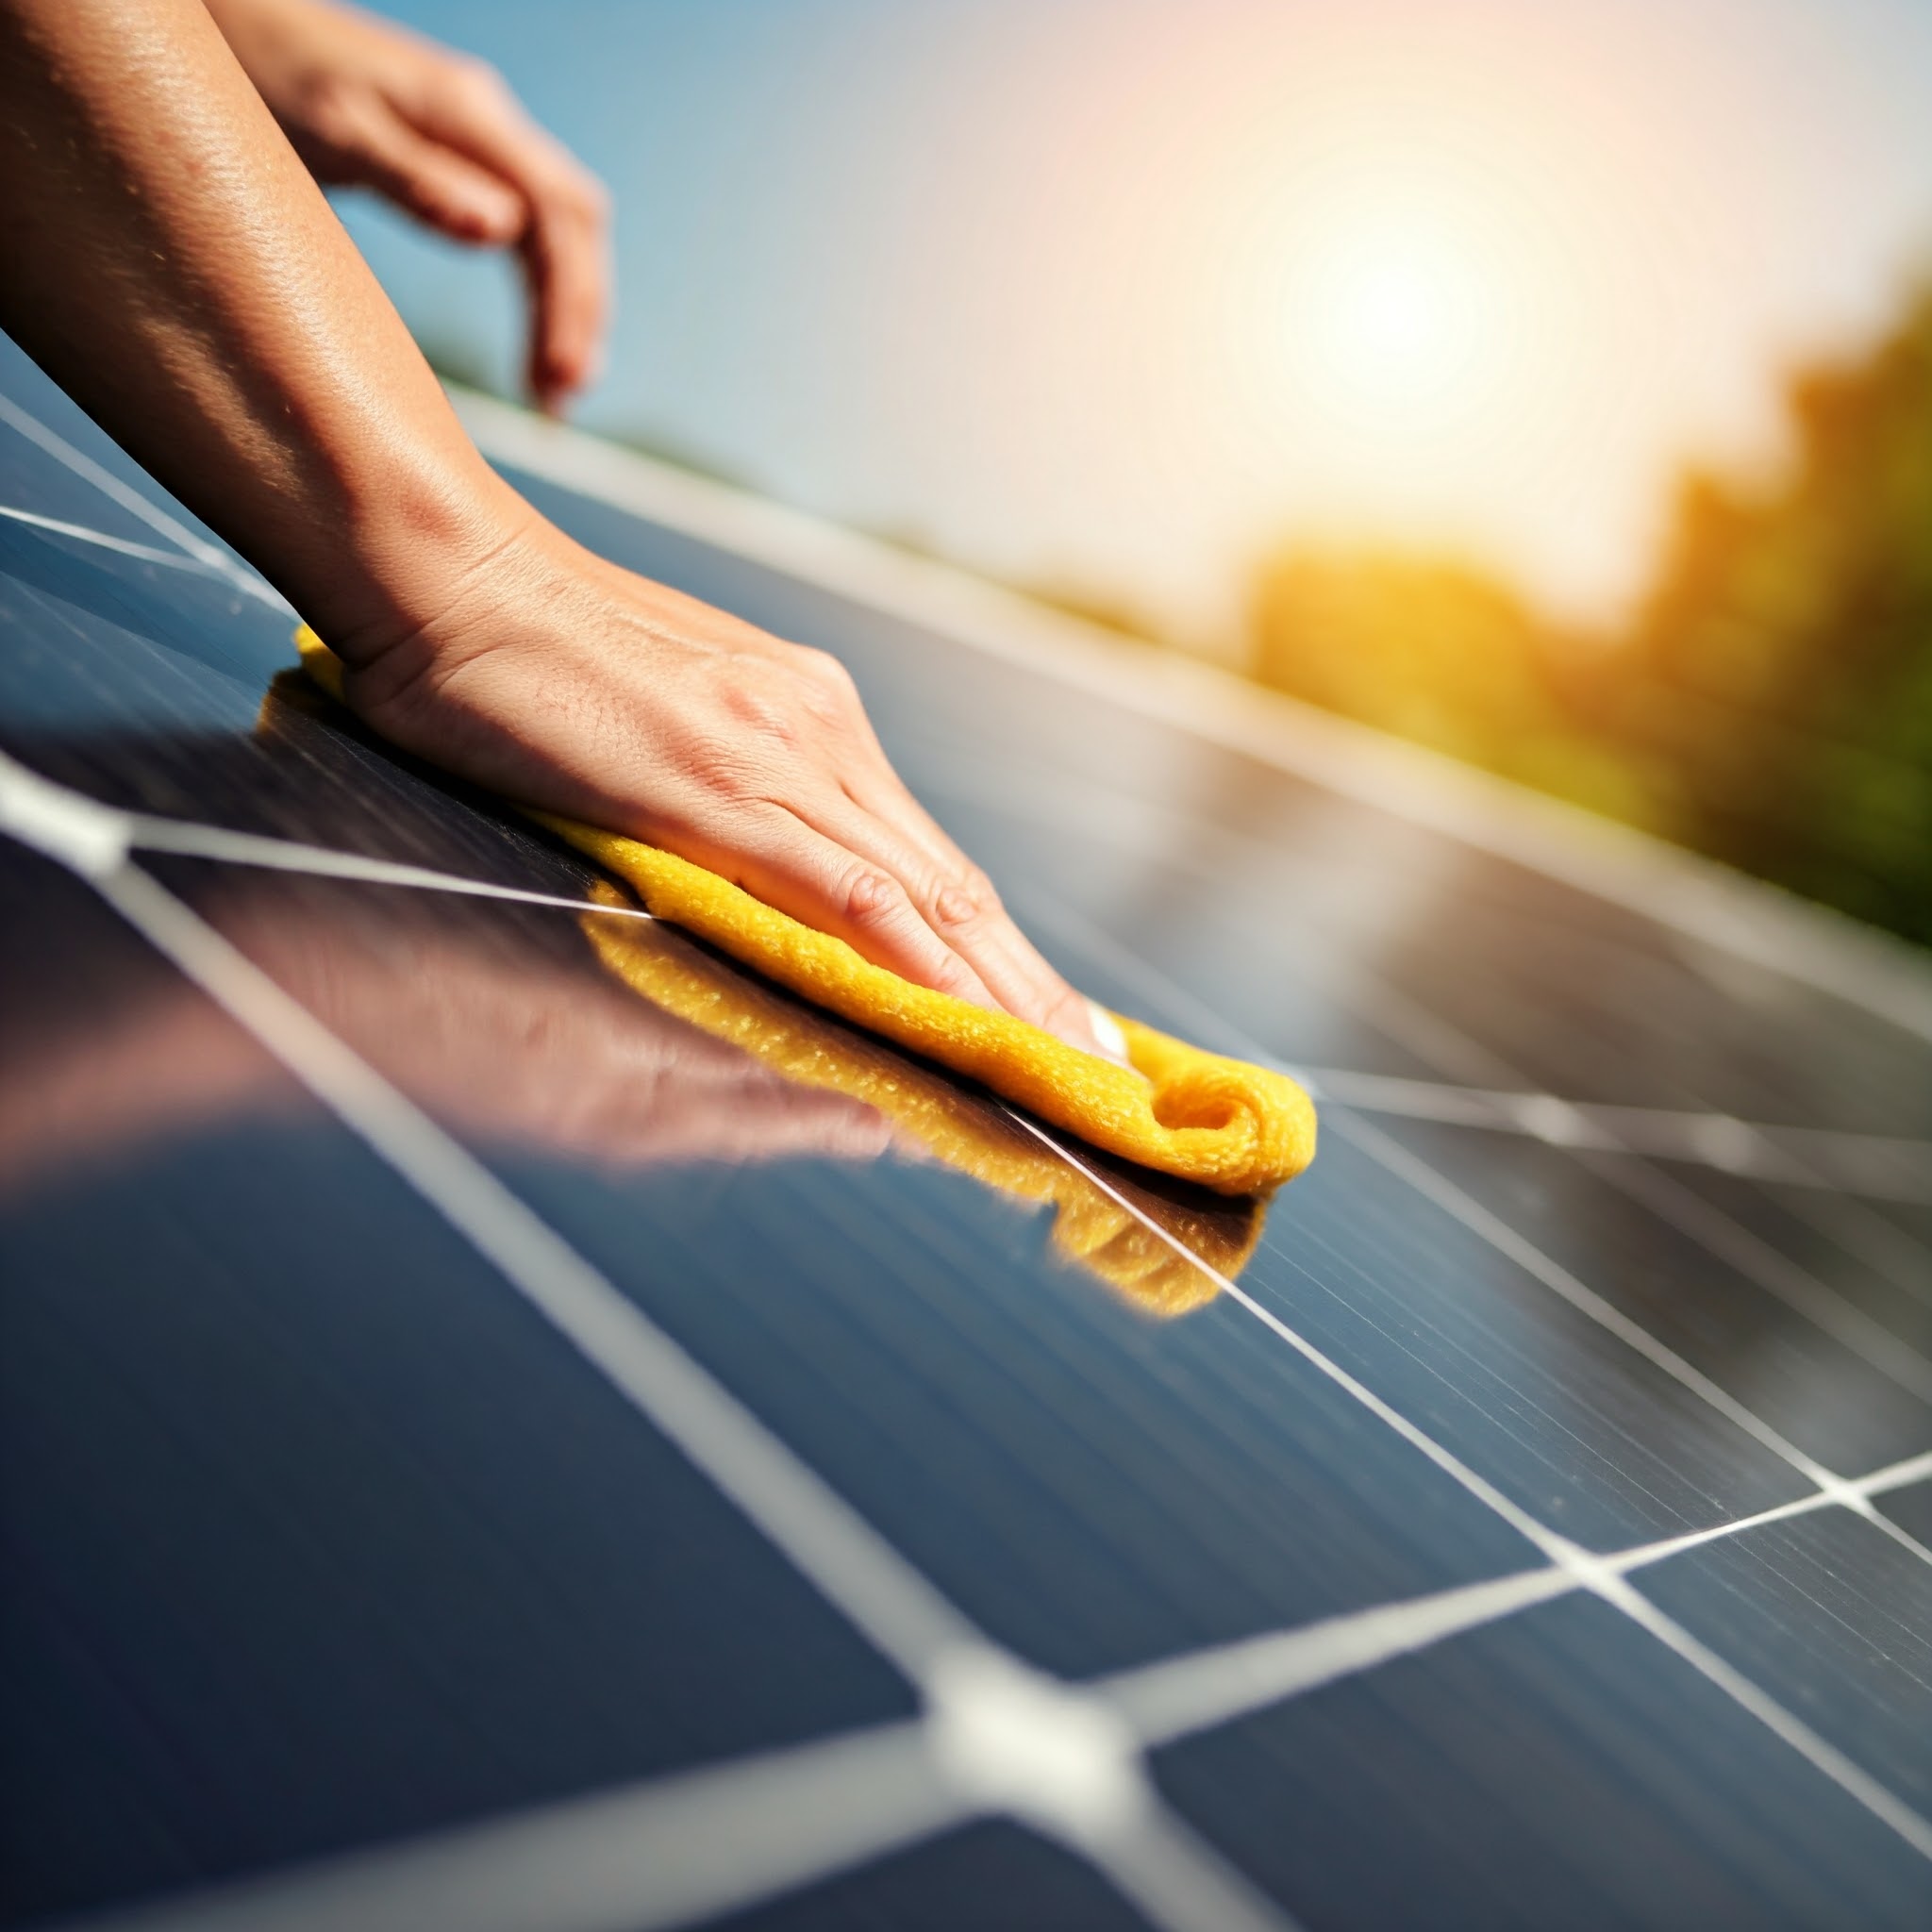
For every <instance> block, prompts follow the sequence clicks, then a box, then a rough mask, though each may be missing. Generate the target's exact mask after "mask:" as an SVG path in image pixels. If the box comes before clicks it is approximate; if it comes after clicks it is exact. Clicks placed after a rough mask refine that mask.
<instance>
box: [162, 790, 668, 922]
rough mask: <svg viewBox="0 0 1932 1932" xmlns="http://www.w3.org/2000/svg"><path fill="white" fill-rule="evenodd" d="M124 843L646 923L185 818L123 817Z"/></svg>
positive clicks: (632, 915) (555, 898) (640, 913)
mask: <svg viewBox="0 0 1932 1932" xmlns="http://www.w3.org/2000/svg"><path fill="white" fill-rule="evenodd" d="M126 824H127V842H128V846H129V848H130V849H131V850H133V851H136V852H158V853H163V854H166V855H168V856H170V857H172V858H205V859H208V860H210V861H216V862H219V863H222V864H226V865H249V866H259V867H261V868H263V869H264V870H266V871H271V872H287V873H294V874H299V875H302V876H304V877H308V878H326V879H344V880H348V881H351V882H353V883H355V884H358V885H370V886H408V887H411V888H413V889H415V890H416V891H425V892H448V893H451V894H454V895H456V896H458V897H462V898H474V899H508V900H510V901H512V902H513V903H515V904H517V905H520V906H550V907H555V908H558V910H560V911H564V912H597V913H605V912H608V913H609V914H610V915H611V916H612V917H613V918H617V919H643V920H648V919H650V918H651V917H652V915H651V914H650V913H648V912H646V911H645V910H644V909H643V908H642V907H641V906H603V905H596V904H593V903H592V902H591V901H590V900H588V899H568V898H564V897H562V896H560V895H559V894H558V893H556V892H537V891H526V890H525V889H524V888H523V887H521V886H498V885H491V883H490V882H489V881H487V880H484V879H465V878H458V877H457V876H456V875H455V874H451V873H441V872H434V871H431V870H430V869H428V868H427V867H425V866H420V865H405V864H401V863H399V862H398V861H396V860H394V859H389V858H364V857H363V856H362V855H361V854H360V853H357V852H336V851H332V850H330V849H329V848H328V847H327V846H324V845H304V844H301V843H298V842H296V841H292V840H288V839H272V838H265V837H263V836H261V835H260V834H259V833H256V832H228V831H224V830H223V829H221V827H219V826H216V825H203V824H195V823H194V822H193V821H192V820H188V819H163V818H154V817H150V816H148V815H146V814H144V813H140V812H133V813H128V814H126Z"/></svg>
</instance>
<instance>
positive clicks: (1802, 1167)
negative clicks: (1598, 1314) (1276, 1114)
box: [1304, 1067, 1932, 1202]
mask: <svg viewBox="0 0 1932 1932" xmlns="http://www.w3.org/2000/svg"><path fill="white" fill-rule="evenodd" d="M1304 1072H1306V1073H1307V1075H1308V1077H1309V1079H1310V1080H1312V1081H1313V1082H1314V1083H1315V1084H1316V1085H1317V1086H1319V1087H1320V1088H1321V1090H1322V1091H1323V1093H1324V1095H1325V1096H1326V1097H1327V1098H1329V1099H1331V1100H1335V1101H1339V1102H1340V1103H1341V1105H1342V1106H1343V1107H1350V1108H1355V1110H1356V1111H1357V1113H1379V1114H1390V1115H1393V1116H1394V1117H1396V1118H1397V1119H1402V1120H1419V1121H1440V1122H1441V1123H1443V1124H1447V1125H1451V1126H1458V1127H1482V1128H1484V1129H1486V1130H1488V1131H1490V1132H1491V1133H1499V1134H1520V1135H1523V1136H1524V1137H1525V1138H1527V1139H1530V1140H1536V1141H1548V1142H1550V1143H1551V1144H1552V1145H1554V1146H1560V1147H1570V1148H1574V1149H1577V1150H1588V1149H1596V1150H1599V1151H1601V1152H1604V1153H1607V1154H1632V1155H1638V1156H1641V1157H1643V1158H1649V1159H1657V1160H1671V1161H1677V1162H1680V1163H1682V1164H1684V1165H1686V1166H1690V1167H1709V1168H1715V1169H1716V1170H1717V1171H1718V1172H1719V1173H1721V1174H1738V1175H1740V1176H1743V1177H1745V1178H1747V1179H1751V1180H1761V1181H1772V1182H1775V1183H1777V1184H1779V1185H1782V1186H1785V1187H1792V1188H1811V1189H1823V1190H1824V1191H1830V1192H1841V1193H1852V1194H1865V1195H1869V1196H1871V1197H1872V1198H1874V1199H1875V1200H1881V1201H1888V1200H1890V1201H1908V1202H1923V1201H1932V1141H1915V1140H1911V1139H1908V1138H1906V1137H1904V1136H1900V1135H1889V1134H1859V1133H1854V1132H1852V1131H1850V1130H1849V1129H1844V1128H1838V1127H1793V1126H1788V1125H1774V1124H1771V1123H1768V1122H1759V1121H1745V1120H1739V1119H1738V1118H1737V1117H1736V1116H1735V1115H1731V1114H1725V1113H1717V1112H1713V1111H1710V1110H1708V1109H1697V1108H1655V1107H1624V1106H1613V1105H1610V1104H1607V1103H1606V1102H1602V1101H1580V1100H1572V1101H1561V1100H1557V1098H1556V1097H1555V1096H1553V1095H1551V1094H1548V1093H1540V1092H1537V1091H1534V1090H1531V1089H1524V1088H1493V1087H1469V1086H1460V1085H1457V1084H1455V1083H1452V1082H1449V1081H1445V1080H1419V1079H1414V1078H1410V1077H1408V1076H1407V1075H1397V1074H1362V1073H1356V1072H1354V1071H1352V1070H1349V1069H1346V1068H1334V1067H1307V1068H1305V1069H1304ZM1795 1147H1804V1148H1806V1149H1807V1150H1808V1152H1809V1154H1810V1158H1808V1159H1807V1158H1801V1156H1800V1155H1799V1154H1798V1153H1797V1152H1796V1151H1794V1149H1795Z"/></svg>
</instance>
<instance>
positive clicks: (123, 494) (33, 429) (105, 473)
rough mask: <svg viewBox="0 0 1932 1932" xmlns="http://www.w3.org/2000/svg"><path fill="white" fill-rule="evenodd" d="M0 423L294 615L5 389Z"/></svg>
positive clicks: (211, 566)
mask: <svg viewBox="0 0 1932 1932" xmlns="http://www.w3.org/2000/svg"><path fill="white" fill-rule="evenodd" d="M0 423H5V424H6V425H8V427H9V428H11V429H14V430H17V431H18V432H19V433H20V434H21V435H22V436H24V437H25V438H26V440H27V441H29V442H31V443H32V444H34V445H35V447H36V448H38V449H41V450H42V451H44V452H45V453H46V454H47V455H48V456H50V457H52V458H54V460H55V461H56V462H57V463H59V464H61V465H62V466H63V467H65V468H67V469H69V470H72V471H73V472H74V474H75V475H76V476H79V477H81V478H82V479H83V480H85V481H86V482H89V483H91V484H92V485H93V487H94V488H95V489H96V490H98V491H100V492H101V494H102V495H103V496H105V497H106V498H107V499H108V502H109V503H114V504H118V505H119V506H120V507H121V508H123V509H125V511H126V512H127V514H128V515H129V516H131V517H134V518H135V519H137V520H138V521H139V522H141V523H143V524H145V525H147V526H148V528H149V529H151V530H153V531H155V532H157V534H158V535H160V536H163V537H165V538H166V539H167V540H168V541H169V542H170V543H172V544H174V545H175V548H176V549H177V550H179V551H180V552H181V553H182V554H183V556H185V557H187V558H192V560H193V561H194V562H195V563H197V564H199V565H200V566H201V567H202V569H204V570H206V571H208V572H210V573H212V574H213V575H216V576H219V577H222V578H224V579H225V581H226V582H228V583H229V584H231V585H233V586H234V588H235V589H236V590H238V591H242V592H243V593H244V594H245V595H247V596H250V597H253V598H254V599H255V600H256V601H257V602H258V603H261V604H267V605H269V606H271V607H272V608H275V609H276V610H284V611H290V612H291V614H292V609H291V605H290V604H289V601H288V599H287V598H285V597H284V596H283V595H282V593H281V592H280V591H277V590H275V588H274V587H273V586H272V585H270V584H269V583H268V582H267V580H266V579H264V578H262V577H260V576H258V575H256V574H255V572H254V571H252V570H250V569H249V568H248V567H247V565H246V564H243V563H242V562H240V561H238V560H237V559H236V558H233V557H230V556H229V555H228V553H227V552H226V551H225V550H224V549H222V548H221V547H220V546H219V545H218V544H214V543H210V542H209V541H208V540H207V539H206V538H205V537H198V536H196V535H195V533H194V532H193V531H192V530H191V529H190V528H189V527H188V525H186V524H184V523H183V522H182V521H181V520H180V519H179V518H178V517H175V516H171V515H169V513H168V512H167V511H166V510H164V509H162V508H160V506H159V505H158V504H156V503H152V502H150V501H149V500H148V498H147V497H145V496H143V495H142V492H141V491H138V490H136V489H134V488H132V487H131V486H130V485H128V484H126V483H124V482H123V481H122V480H121V478H120V477H118V476H117V475H114V473H113V472H112V471H111V470H108V469H106V468H104V467H103V466H102V465H101V464H99V463H97V462H95V461H94V459H93V458H92V457H91V456H89V455H88V454H87V453H86V452H85V451H84V450H78V449H75V446H74V445H73V444H72V443H71V442H69V441H67V439H66V438H65V437H64V436H62V435H61V434H60V433H59V432H58V430H54V429H49V428H48V427H47V425H45V424H44V423H42V421H41V420H40V418H39V417H38V416H35V415H32V414H30V413H29V412H28V411H27V410H25V409H23V408H21V407H20V405H19V404H18V403H16V402H15V401H14V400H13V398H12V397H11V396H9V395H8V394H6V393H5V392H4V391H0ZM76 527H80V526H76ZM94 534H95V535H96V536H97V537H104V536H105V535H106V533H105V532H103V531H96V532H95V533H94ZM109 541H111V540H109Z"/></svg>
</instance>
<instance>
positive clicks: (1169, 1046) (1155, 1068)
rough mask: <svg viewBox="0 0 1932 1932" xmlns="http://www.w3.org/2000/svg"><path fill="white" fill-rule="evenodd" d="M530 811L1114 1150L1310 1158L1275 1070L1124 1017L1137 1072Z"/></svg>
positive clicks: (322, 657) (1273, 1180)
mask: <svg viewBox="0 0 1932 1932" xmlns="http://www.w3.org/2000/svg"><path fill="white" fill-rule="evenodd" d="M295 642H296V646H297V648H298V649H299V650H300V652H301V654H302V663H303V667H304V669H305V670H307V671H308V675H310V676H311V677H312V678H314V679H315V681H316V682H317V683H318V684H319V685H321V686H322V688H323V689H324V690H325V691H328V692H329V693H330V695H332V696H335V697H340V696H341V664H340V663H339V661H338V660H337V659H336V658H335V657H334V655H333V654H332V653H331V652H330V651H329V649H328V646H327V645H326V644H325V643H324V642H323V641H322V640H321V639H320V638H318V637H317V636H316V635H315V633H314V632H313V631H312V630H310V629H309V628H308V625H303V626H302V628H301V629H300V630H298V631H297V632H296V634H295ZM528 815H529V816H530V817H531V818H533V819H534V820H536V821H537V823H538V824H541V825H544V826H546V827H548V828H549V829H550V830H551V831H553V832H555V833H556V834H557V835H558V837H559V838H560V839H563V840H565V841H568V842H569V843H570V844H572V845H575V847H576V848H577V849H578V850H579V851H580V852H583V853H585V854H587V855H588V856H589V857H591V858H594V859H595V860H596V861H597V862H598V863H599V864H600V865H602V866H604V867H606V868H607V869H608V871H610V872H612V873H615V874H617V876H618V877H619V878H621V879H623V880H624V881H625V884H626V885H628V886H630V887H631V888H632V889H633V890H634V891H636V892H637V893H638V895H639V897H640V898H641V900H642V902H643V904H644V907H645V908H646V909H647V910H649V911H650V912H653V913H655V914H656V915H657V916H658V918H660V919H668V920H671V921H673V922H674V923H675V924H678V925H681V926H684V927H685V928H687V929H688V930H689V931H691V932H694V933H696V934H697V935H698V937H699V938H701V939H703V940H706V941H709V943H710V944H712V945H714V946H716V947H717V948H718V949H719V950H720V951H721V952H724V953H729V954H730V955H731V956H732V957H733V958H737V959H741V960H742V961H743V962H744V963H745V964H746V965H748V966H753V967H756V968H757V970H758V972H760V973H762V974H765V975H766V977H768V978H770V979H774V980H776V981H777V982H778V983H779V984H780V985H781V986H785V987H789V988H790V989H791V991H793V992H796V993H799V994H801V995H802V996H803V997H804V998H806V999H808V1000H813V1001H815V1002H817V1004H818V1005H820V1006H822V1007H825V1008H829V1009H830V1010H831V1011H833V1012H835V1013H837V1014H839V1015H841V1017H842V1018H844V1019H847V1020H850V1021H851V1022H852V1023H853V1024H856V1025H859V1026H864V1027H867V1028H869V1029H871V1030H872V1031H873V1032H874V1033H879V1034H883V1035H884V1036H885V1037H886V1038H887V1039H888V1040H891V1041H894V1042H895V1043H896V1044H897V1045H900V1046H903V1047H907V1048H909V1049H910V1050H911V1051H912V1052H914V1053H919V1054H924V1056H925V1057H926V1058H929V1059H934V1060H938V1061H940V1062H941V1064H943V1065H945V1066H948V1067H951V1068H952V1069H953V1070H954V1071H955V1072H956V1073H960V1074H967V1075H969V1076H970V1077H971V1078H973V1079H975V1080H978V1081H980V1082H981V1083H982V1084H984V1085H985V1086H987V1087H990V1088H991V1089H992V1091H994V1092H995V1093H999V1094H1002V1095H1004V1096H1005V1097H1006V1098H1007V1099H1008V1100H1011V1101H1014V1102H1016V1103H1017V1104H1018V1105H1020V1106H1021V1107H1024V1108H1027V1109H1028V1110H1029V1111H1030V1112H1032V1113H1035V1114H1037V1115H1039V1117H1040V1118H1041V1120H1043V1121H1047V1122H1049V1123H1051V1124H1053V1125H1055V1126H1057V1127H1063V1128H1065V1129H1066V1130H1067V1131H1068V1132H1069V1133H1072V1134H1075V1135H1077V1136H1079V1138H1080V1139H1082V1140H1083V1141H1091V1143H1092V1144H1093V1145H1094V1146H1096V1147H1102V1148H1105V1149H1106V1150H1107V1151H1108V1153H1110V1154H1118V1155H1120V1156H1121V1157H1123V1158H1124V1159H1127V1160H1133V1161H1138V1162H1140V1163H1141V1164H1142V1165H1144V1166H1147V1167H1153V1168H1158V1169H1159V1170H1160V1171H1161V1172H1162V1173H1164V1174H1175V1175H1178V1176H1179V1177H1180V1178H1182V1179H1184V1180H1191V1181H1197V1182H1199V1183H1200V1184H1201V1185H1202V1186H1204V1187H1208V1188H1212V1189H1214V1190H1215V1191H1217V1192H1219V1193H1224V1194H1252V1193H1260V1192H1264V1191H1267V1190H1269V1189H1272V1188H1274V1187H1276V1186H1278V1185H1279V1184H1280V1183H1281V1182H1283V1181H1285V1180H1289V1179H1291V1178H1292V1177H1293V1176H1294V1175H1295V1174H1299V1173H1301V1171H1302V1170H1303V1168H1305V1167H1306V1166H1307V1164H1308V1162H1309V1161H1310V1160H1311V1159H1312V1158H1314V1153H1315V1109H1314V1107H1313V1105H1312V1104H1311V1103H1310V1102H1309V1099H1308V1096H1307V1094H1306V1093H1304V1092H1303V1091H1302V1090H1301V1089H1300V1088H1299V1087H1297V1086H1296V1085H1295V1083H1294V1082H1293V1081H1292V1080H1290V1079H1288V1078H1287V1077H1286V1076H1285V1075H1283V1074H1277V1073H1274V1072H1273V1071H1271V1070H1270V1069H1268V1068H1266V1067H1256V1066H1250V1065H1249V1064H1247V1063H1246V1062H1245V1061H1242V1060H1234V1059H1225V1058H1222V1056H1220V1055H1219V1054H1211V1053H1207V1052H1204V1051H1203V1050H1202V1049H1201V1048H1199V1047H1195V1046H1189V1045H1188V1044H1186V1042H1185V1041H1178V1040H1174V1039H1171V1038H1170V1037H1169V1036H1168V1035H1166V1034H1164V1033H1158V1032H1156V1031H1155V1030H1154V1028H1153V1027H1151V1026H1143V1025H1141V1024H1140V1023H1139V1022H1138V1021H1135V1020H1129V1019H1127V1018H1125V1017H1124V1015H1123V1016H1117V1017H1119V1018H1120V1024H1121V1029H1122V1031H1123V1032H1124V1034H1125V1036H1126V1042H1127V1056H1128V1058H1129V1059H1130V1060H1131V1061H1132V1062H1133V1065H1134V1068H1135V1069H1136V1071H1135V1072H1131V1073H1130V1072H1129V1071H1127V1069H1126V1068H1124V1067H1117V1066H1115V1065H1113V1064H1112V1063H1111V1062H1110V1061H1108V1060H1103V1059H1100V1058H1096V1057H1095V1056H1093V1055H1091V1054H1086V1053H1082V1052H1081V1051H1080V1050H1079V1049H1078V1048H1077V1047H1073V1046H1069V1045H1067V1044H1066V1043H1065V1041H1060V1040H1057V1039H1056V1038H1055V1037H1054V1036H1053V1035H1052V1034H1050V1033H1047V1032H1044V1031H1042V1030H1041V1028H1040V1027H1038V1026H1034V1025H1030V1024H1028V1023H1027V1022H1026V1021H1024V1020H1018V1019H1015V1018H1014V1017H1013V1016H1012V1015H1011V1014H1009V1013H993V1012H988V1011H987V1010H986V1009H985V1008H981V1007H975V1006H974V1005H973V1004H972V1003H971V1002H970V1001H967V1000H961V999H956V998H954V997H953V996H952V995H951V994H950V993H942V992H935V991H932V990H931V989H930V988H927V987H923V986H915V985H914V984H913V983H912V982H911V981H910V980H907V979H901V978H900V977H899V975H898V974H896V973H891V972H889V971H888V970H887V969H886V968H885V967H883V966H874V965H873V964H872V963H871V961H870V960H867V959H864V958H860V957H859V955H858V953H857V952H855V951H854V950H853V949H852V947H850V946H849V945H847V944H846V943H845V941H843V940H841V939H835V938H833V937H832V936H831V935H830V934H829V933H822V932H817V931H815V930H813V928H812V927H810V926H808V925H805V924H801V923H800V922H799V921H797V920H795V919H792V918H791V917H789V916H788V915H787V914H785V913H783V912H780V911H778V910H776V909H775V908H773V907H770V906H767V905H765V904H764V902H763V901H762V900H759V899H755V898H753V897H752V896H751V894H750V893H749V892H746V891H743V890H742V889H741V888H740V887H738V886H734V885H733V884H732V883H731V882H730V881H729V880H728V879H724V878H721V877H719V875H718V874H716V873H713V872H707V871H706V870H705V868H704V867H703V866H700V865H694V864H692V863H691V860H690V859H687V858H678V857H677V856H676V855H675V853H671V852H665V851H662V850H660V849H659V848H658V847H657V846H655V845H646V844H643V843H641V841H638V840H636V839H629V838H625V836H624V835H623V834H621V833H618V832H608V831H604V830H601V829H599V828H598V827H597V826H595V825H587V824H580V823H579V822H577V821H576V820H574V819H566V818H559V817H558V816H556V815H555V814H553V813H550V812H541V811H530V812H529V814H528ZM1143 1076H1144V1077H1143Z"/></svg>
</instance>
